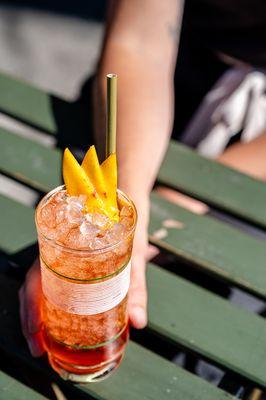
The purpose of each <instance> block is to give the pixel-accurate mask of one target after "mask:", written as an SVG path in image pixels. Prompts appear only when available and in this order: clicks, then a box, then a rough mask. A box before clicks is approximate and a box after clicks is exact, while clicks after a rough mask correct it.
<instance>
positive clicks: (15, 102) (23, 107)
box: [0, 74, 56, 134]
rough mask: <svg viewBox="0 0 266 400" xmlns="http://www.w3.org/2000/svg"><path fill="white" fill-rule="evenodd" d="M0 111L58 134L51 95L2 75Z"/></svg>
mask: <svg viewBox="0 0 266 400" xmlns="http://www.w3.org/2000/svg"><path fill="white" fill-rule="evenodd" d="M0 111H2V112H4V113H6V114H9V115H11V116H12V117H14V118H17V119H20V120H22V121H24V122H26V123H28V124H30V125H34V126H36V127H38V128H40V129H42V130H44V131H47V132H49V133H51V134H55V133H56V123H55V119H54V115H53V107H52V102H51V95H50V94H49V93H46V92H44V91H43V90H41V89H38V88H36V87H35V86H32V85H31V84H29V83H26V82H22V81H20V80H19V79H15V78H13V77H11V76H9V75H5V74H0Z"/></svg>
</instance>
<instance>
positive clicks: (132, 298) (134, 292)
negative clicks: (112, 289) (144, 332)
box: [128, 254, 147, 329]
mask: <svg viewBox="0 0 266 400" xmlns="http://www.w3.org/2000/svg"><path fill="white" fill-rule="evenodd" d="M128 310H129V319H130V322H131V324H132V326H133V327H134V328H136V329H142V328H144V327H145V326H146V325H147V289H146V276H145V260H144V254H136V255H135V256H134V257H133V259H132V272H131V284H130V289H129V297H128Z"/></svg>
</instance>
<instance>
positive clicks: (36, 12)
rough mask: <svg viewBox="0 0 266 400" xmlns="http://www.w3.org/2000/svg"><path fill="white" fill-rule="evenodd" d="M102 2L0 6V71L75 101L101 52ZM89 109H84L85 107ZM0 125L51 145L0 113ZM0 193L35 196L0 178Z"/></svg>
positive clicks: (31, 198) (29, 202) (30, 202)
mask: <svg viewBox="0 0 266 400" xmlns="http://www.w3.org/2000/svg"><path fill="white" fill-rule="evenodd" d="M105 9H106V1H105V0H97V1H90V2H86V1H82V0H76V1H75V2H72V1H65V2H61V1H59V2H55V1H51V0H46V1H45V0H43V1H8V2H0V71H1V72H5V73H7V74H11V75H12V76H15V77H16V78H19V79H21V80H24V81H27V82H30V83H31V84H33V85H36V86H37V87H39V88H41V89H43V90H45V91H47V92H49V93H51V94H54V95H56V96H58V97H60V98H63V99H65V100H67V101H69V102H73V101H75V100H76V99H77V98H78V97H79V94H80V91H81V87H82V85H83V84H84V83H85V81H86V80H87V79H88V78H89V77H90V76H91V75H92V74H93V72H94V70H95V67H96V64H97V60H98V56H99V52H100V49H101V43H102V37H103V30H104V26H103V25H104V19H105ZM88 107H89V105H88ZM0 124H1V126H2V127H3V128H7V129H11V130H13V131H15V132H17V133H19V134H21V135H24V136H26V137H28V138H30V139H32V140H37V141H41V142H42V143H43V144H45V145H48V146H49V145H53V141H54V138H52V137H51V136H47V137H45V135H38V132H36V131H34V130H33V129H31V128H29V127H28V126H24V125H23V124H21V123H18V122H17V121H14V120H13V119H11V118H9V117H7V116H6V115H2V114H1V113H0ZM0 193H3V194H7V195H8V196H10V197H13V198H14V199H16V200H19V201H21V202H23V203H24V204H26V205H33V204H34V203H35V201H36V193H35V192H34V191H33V190H31V189H29V188H26V187H24V186H22V185H20V184H19V183H17V182H14V181H13V180H10V179H8V178H7V177H5V176H3V175H0Z"/></svg>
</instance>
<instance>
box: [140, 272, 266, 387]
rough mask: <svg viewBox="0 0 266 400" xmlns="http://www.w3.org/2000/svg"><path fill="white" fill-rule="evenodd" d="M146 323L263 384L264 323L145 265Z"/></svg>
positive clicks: (265, 367) (265, 368)
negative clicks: (146, 284) (147, 291)
mask: <svg viewBox="0 0 266 400" xmlns="http://www.w3.org/2000/svg"><path fill="white" fill-rule="evenodd" d="M148 289H149V327H150V328H151V329H152V330H154V331H155V332H156V333H157V334H160V335H162V336H163V337H165V338H167V339H168V340H170V341H172V342H173V343H179V344H181V345H183V346H185V347H186V348H188V349H190V350H192V351H195V352H196V353H198V354H200V355H202V356H204V357H206V358H208V359H210V360H212V361H213V362H216V363H218V364H220V365H222V366H224V367H226V368H228V369H229V370H232V371H234V372H236V373H239V374H240V375H241V376H243V377H246V378H247V379H250V380H251V381H253V382H255V383H257V384H259V385H261V386H263V387H264V388H266V375H265V371H266V322H265V319H264V318H262V317H260V316H258V315H256V314H253V313H251V312H249V311H247V310H244V309H242V308H240V307H238V306H236V305H233V304H230V303H229V301H227V300H225V299H223V298H221V297H219V296H217V295H215V294H213V293H211V292H209V291H207V290H206V289H203V288H201V287H199V286H197V285H195V284H192V283H191V282H188V281H187V280H185V279H182V278H180V277H177V276H175V275H174V274H172V273H170V272H167V271H164V270H162V269H161V268H159V267H156V266H155V265H149V267H148Z"/></svg>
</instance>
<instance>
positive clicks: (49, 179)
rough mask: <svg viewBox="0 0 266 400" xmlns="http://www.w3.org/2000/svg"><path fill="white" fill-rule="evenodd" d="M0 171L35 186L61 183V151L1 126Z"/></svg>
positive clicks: (45, 188) (47, 188)
mask: <svg viewBox="0 0 266 400" xmlns="http://www.w3.org/2000/svg"><path fill="white" fill-rule="evenodd" d="M0 144H1V146H0V171H2V172H4V173H5V174H7V175H10V176H11V177H14V178H16V179H18V180H19V181H21V182H22V183H26V184H27V185H30V186H32V187H34V188H36V189H39V190H42V191H44V192H45V191H49V190H51V189H52V188H54V187H56V186H58V185H60V184H61V152H60V151H59V150H57V149H52V148H48V147H45V146H43V145H41V144H39V143H37V142H35V141H33V140H29V139H25V138H24V137H22V136H19V135H16V134H14V133H11V132H9V131H7V130H5V129H2V128H0Z"/></svg>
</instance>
